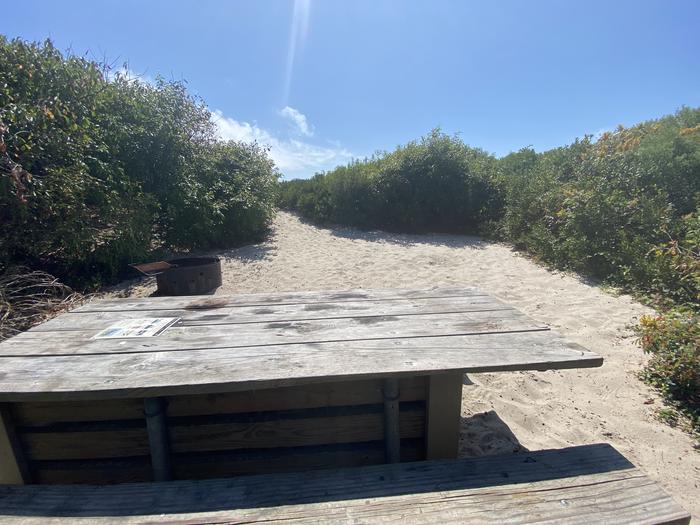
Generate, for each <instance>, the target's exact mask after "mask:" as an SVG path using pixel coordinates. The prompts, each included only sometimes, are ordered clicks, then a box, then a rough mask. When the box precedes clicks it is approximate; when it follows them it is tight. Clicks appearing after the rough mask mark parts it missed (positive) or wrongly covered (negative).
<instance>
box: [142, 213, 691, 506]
mask: <svg viewBox="0 0 700 525" xmlns="http://www.w3.org/2000/svg"><path fill="white" fill-rule="evenodd" d="M221 255H223V256H224V286H223V287H222V288H221V289H220V290H219V291H218V292H217V293H222V294H225V293H235V292H267V291H292V290H322V289H347V288H372V287H404V288H410V287H423V286H432V285H436V284H464V285H475V286H478V287H480V288H481V289H482V290H484V291H485V292H488V293H490V294H493V295H495V296H497V297H499V298H501V299H503V300H505V301H507V302H508V303H510V304H512V305H513V306H515V307H516V308H519V309H520V310H522V311H523V312H525V313H526V314H528V315H530V316H531V317H533V318H534V319H537V320H539V321H542V322H545V323H548V324H549V325H550V326H552V327H553V328H555V329H556V330H558V331H559V332H561V333H562V334H564V335H565V336H566V337H568V338H569V339H571V340H572V341H575V342H577V343H580V344H582V345H584V346H586V347H588V348H589V349H591V350H593V351H594V352H597V353H599V354H600V355H602V356H603V357H604V358H605V364H604V365H603V367H602V368H597V369H588V370H570V371H561V372H559V371H548V372H533V373H530V372H514V373H499V374H474V375H470V379H471V381H472V382H473V385H471V386H466V387H465V388H464V402H463V408H462V412H463V417H464V421H463V433H462V434H463V436H462V447H461V448H462V454H463V455H480V454H489V453H495V452H503V451H511V450H515V449H517V448H519V447H525V448H527V449H539V448H548V447H562V446H566V445H574V444H584V443H595V442H602V441H605V442H609V443H611V444H613V445H614V446H615V447H616V448H617V449H618V450H620V451H621V452H622V453H623V454H624V455H625V456H627V457H628V458H629V459H630V460H631V461H632V462H634V463H635V464H636V465H637V466H639V467H641V468H642V469H643V470H644V471H645V472H646V473H647V474H649V475H650V476H651V477H653V478H654V479H656V480H658V481H660V482H661V483H662V485H663V486H664V487H665V488H666V489H667V490H668V492H670V493H671V494H672V495H673V496H674V497H675V498H676V499H677V501H679V502H680V503H681V504H682V505H684V506H685V508H686V509H688V510H689V511H690V512H692V513H693V515H694V518H695V519H696V520H697V519H698V518H700V453H699V452H698V451H696V450H694V449H693V440H692V439H691V438H690V437H689V436H688V435H686V434H685V433H683V432H682V431H680V430H677V429H673V428H670V427H669V426H667V425H665V424H663V423H660V422H658V421H656V420H655V419H654V417H653V414H654V410H655V409H656V408H657V407H659V406H660V404H661V403H660V400H659V399H658V398H657V397H656V396H655V395H654V394H653V393H652V392H651V391H650V390H649V389H648V388H647V387H646V386H645V385H644V384H643V383H641V382H640V381H639V380H638V379H637V378H636V377H635V373H636V372H637V371H638V370H639V369H640V367H641V364H642V363H643V355H642V353H641V351H640V350H639V349H638V347H637V346H636V345H635V343H634V336H633V334H632V333H631V331H630V330H629V325H631V324H634V322H635V321H636V320H637V319H638V318H639V316H641V315H642V314H644V313H646V312H649V310H648V309H647V308H645V307H644V306H642V305H640V304H638V303H636V302H634V301H633V300H632V299H631V298H630V297H628V296H620V297H615V296H613V295H610V294H607V293H604V292H603V291H601V290H600V289H599V288H597V287H595V286H591V285H588V284H586V283H584V282H582V281H581V280H579V279H576V278H575V277H572V276H568V275H564V274H560V273H556V272H551V271H549V270H547V269H545V268H543V267H541V266H539V265H537V264H535V263H533V262H531V261H530V260H528V259H526V258H524V257H522V256H520V255H518V254H516V253H514V252H513V251H512V250H511V249H510V248H508V247H506V246H502V245H498V244H491V243H486V242H482V241H480V240H479V239H477V238H473V237H465V236H457V235H394V234H387V233H384V232H359V231H356V230H352V229H345V228H342V229H320V228H316V227H314V226H311V225H309V224H306V223H303V222H301V221H299V220H298V219H297V218H296V217H294V216H292V215H290V214H287V213H279V215H278V217H277V219H276V221H275V224H274V233H273V235H272V237H271V239H270V240H269V241H268V242H266V243H263V244H260V245H255V246H247V247H244V248H241V249H237V250H233V251H231V252H227V253H224V254H221ZM150 290H152V288H151V287H150V286H145V287H138V288H137V289H136V290H133V292H134V293H136V294H143V293H147V292H149V291H150ZM649 400H653V403H652V404H645V401H647V402H649Z"/></svg>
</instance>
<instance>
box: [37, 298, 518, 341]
mask: <svg viewBox="0 0 700 525" xmlns="http://www.w3.org/2000/svg"><path fill="white" fill-rule="evenodd" d="M512 309H513V308H512V307H511V306H508V305H506V304H505V303H502V302H501V301H498V300H497V299H494V298H493V297H489V296H486V295H480V296H466V297H447V298H446V297H433V298H425V299H410V300H403V301H341V302H338V303H314V304H286V305H271V306H266V307H259V306H237V307H224V308H217V309H215V311H211V310H186V309H180V310H157V311H154V312H153V316H157V317H179V318H180V321H179V322H178V326H198V325H207V324H217V325H220V324H246V323H270V322H285V321H309V320H319V319H341V318H345V317H354V318H361V317H381V316H385V315H393V316H409V315H418V314H440V313H460V312H472V311H482V310H512ZM149 315H151V314H149V313H148V312H146V311H143V310H127V311H107V312H92V311H88V312H82V311H72V312H68V313H66V314H62V315H59V316H58V317H55V318H53V319H51V320H50V321H47V322H45V323H42V324H39V325H37V326H35V327H33V328H31V329H30V332H53V331H63V330H72V331H79V330H95V331H99V330H102V329H104V328H107V327H108V326H111V325H112V324H115V323H117V322H119V321H123V320H126V319H140V318H143V317H147V316H149Z"/></svg>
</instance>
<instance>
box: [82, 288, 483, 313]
mask: <svg viewBox="0 0 700 525" xmlns="http://www.w3.org/2000/svg"><path fill="white" fill-rule="evenodd" d="M481 295H487V294H485V293H483V292H481V291H480V290H478V289H477V288H474V287H470V286H451V287H433V288H423V289H416V290H398V289H394V288H387V289H373V290H364V289H354V290H330V291H318V292H275V293H256V294H238V295H229V296H211V295H199V296H188V297H145V298H144V297H132V298H126V299H101V300H96V301H93V302H91V303H88V304H86V305H83V306H81V307H79V308H77V309H75V310H74V311H76V312H106V311H127V310H144V311H156V310H173V309H183V308H184V309H190V310H216V309H218V308H223V307H226V306H260V307H266V306H271V305H285V304H316V303H338V302H343V301H348V302H357V301H370V302H372V301H407V300H408V301H410V300H413V299H426V298H438V297H469V296H481Z"/></svg>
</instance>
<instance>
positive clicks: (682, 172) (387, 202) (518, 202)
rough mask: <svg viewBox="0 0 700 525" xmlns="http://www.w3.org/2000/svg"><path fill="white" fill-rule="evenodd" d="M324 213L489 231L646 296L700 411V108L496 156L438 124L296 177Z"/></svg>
mask: <svg viewBox="0 0 700 525" xmlns="http://www.w3.org/2000/svg"><path fill="white" fill-rule="evenodd" d="M280 203H281V205H282V206H283V207H285V208H288V209H292V210H295V211H297V212H298V213H300V214H301V215H303V216H305V217H307V218H309V219H312V220H315V221H317V222H321V223H341V224H349V225H355V226H360V227H364V228H383V229H389V230H400V231H424V230H432V231H462V232H474V231H476V230H478V231H480V232H481V233H482V234H484V235H487V236H490V237H492V238H499V239H503V240H506V241H508V242H511V243H512V244H514V245H515V246H516V247H518V248H520V249H523V250H526V251H528V252H529V253H531V254H533V255H534V256H536V257H537V258H539V259H540V260H543V261H546V262H548V263H550V264H553V265H556V266H558V267H560V268H566V269H571V270H575V271H577V272H580V273H582V274H584V275H587V276H592V277H596V278H599V279H602V280H604V281H606V282H608V283H611V284H614V285H618V286H621V287H623V288H624V289H626V290H630V291H633V292H635V293H637V294H638V295H640V296H644V297H645V298H646V299H647V300H649V301H650V302H651V303H652V304H654V305H655V306H657V307H658V308H659V309H661V311H662V312H663V313H662V315H660V316H659V317H657V318H645V319H644V320H643V321H642V323H641V325H640V327H639V333H640V341H641V343H642V345H643V347H644V349H645V350H646V351H648V352H650V353H651V354H652V359H651V361H650V363H649V366H648V367H647V370H646V371H645V377H646V379H647V380H649V381H650V382H652V383H653V384H654V385H656V386H658V387H659V388H660V389H661V390H662V391H663V392H664V393H665V394H667V396H668V397H669V399H675V400H680V401H681V402H682V403H683V404H684V406H685V408H686V409H688V412H689V413H690V415H691V417H695V418H696V419H695V424H696V425H699V423H698V419H697V417H698V414H700V397H699V396H700V328H698V326H699V323H700V109H689V108H684V109H681V110H680V111H678V112H677V113H676V114H674V115H670V116H667V117H664V118H662V119H659V120H655V121H650V122H645V123H642V124H639V125H637V126H634V127H632V128H627V129H625V128H622V127H620V128H618V129H617V130H616V131H613V132H610V133H605V134H603V136H602V137H600V138H599V139H598V140H592V138H591V137H585V138H584V139H581V140H577V141H576V142H574V143H573V144H571V145H569V146H565V147H561V148H556V149H553V150H550V151H546V152H544V153H536V152H535V151H533V150H532V149H523V150H521V151H519V152H516V153H512V154H510V155H507V156H506V157H503V158H500V159H496V158H494V157H492V156H490V155H488V154H486V153H484V152H483V151H481V150H475V149H472V148H470V147H468V146H466V145H465V144H463V143H462V142H461V141H460V140H459V139H458V138H456V137H450V136H447V135H445V134H443V133H440V132H439V131H433V132H432V133H431V134H430V135H429V136H427V137H425V138H423V139H422V140H421V141H419V142H412V143H410V144H408V145H407V146H404V147H399V148H397V149H396V150H395V151H394V152H392V153H385V154H380V155H377V156H375V157H373V158H371V159H367V160H365V161H361V162H354V163H352V164H350V165H348V166H343V167H340V168H337V169H335V170H333V171H331V172H328V173H323V174H318V175H316V176H315V177H313V178H312V179H310V180H307V181H289V182H285V183H283V184H282V188H281V191H280Z"/></svg>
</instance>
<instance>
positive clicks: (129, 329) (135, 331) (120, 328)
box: [93, 317, 180, 339]
mask: <svg viewBox="0 0 700 525" xmlns="http://www.w3.org/2000/svg"><path fill="white" fill-rule="evenodd" d="M179 320H180V318H179V317H149V318H144V319H125V320H124V321H120V322H118V323H117V324H113V325H112V326H110V327H109V328H105V329H104V330H102V331H101V332H100V333H98V334H97V335H95V336H94V337H93V339H123V338H129V337H153V336H156V335H159V334H161V333H163V331H164V330H165V329H166V328H168V327H169V326H170V325H172V324H174V323H176V322H177V321H179Z"/></svg>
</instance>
